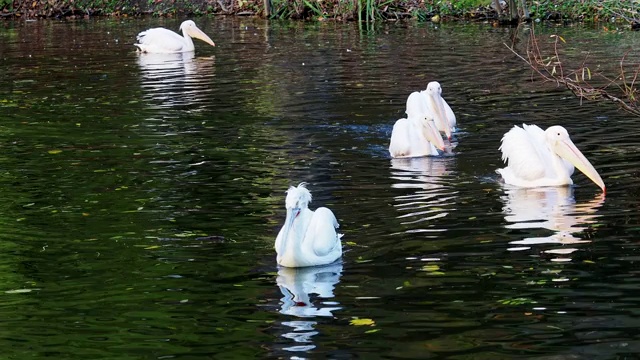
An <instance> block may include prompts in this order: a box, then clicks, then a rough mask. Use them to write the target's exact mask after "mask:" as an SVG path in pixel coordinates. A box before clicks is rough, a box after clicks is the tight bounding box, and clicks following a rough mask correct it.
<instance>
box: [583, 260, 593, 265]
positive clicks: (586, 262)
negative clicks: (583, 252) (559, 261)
mask: <svg viewBox="0 0 640 360" xmlns="http://www.w3.org/2000/svg"><path fill="white" fill-rule="evenodd" d="M582 262H583V263H585V264H595V263H596V262H595V261H592V260H582Z"/></svg>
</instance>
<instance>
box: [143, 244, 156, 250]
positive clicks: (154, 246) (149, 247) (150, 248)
mask: <svg viewBox="0 0 640 360" xmlns="http://www.w3.org/2000/svg"><path fill="white" fill-rule="evenodd" d="M159 247H160V245H151V246H147V247H146V248H144V250H153V249H157V248H159Z"/></svg>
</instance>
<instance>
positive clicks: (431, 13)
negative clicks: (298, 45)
mask: <svg viewBox="0 0 640 360" xmlns="http://www.w3.org/2000/svg"><path fill="white" fill-rule="evenodd" d="M493 1H494V0H451V1H442V0H268V1H267V0H194V1H188V0H170V1H166V0H28V1H26V0H0V16H1V17H3V18H16V17H21V18H36V17H58V18H59V17H88V16H140V15H154V16H199V15H240V16H243V15H248V16H263V17H269V18H282V19H307V20H319V21H326V20H334V21H357V20H359V21H396V20H399V19H413V20H417V21H448V20H485V19H499V18H500V17H502V18H505V17H509V16H512V15H513V14H514V13H515V12H514V11H511V12H510V11H509V5H512V8H515V7H517V8H518V9H517V13H518V14H519V15H520V18H521V19H522V18H523V17H524V16H523V15H524V14H527V15H530V18H531V19H533V20H536V19H540V20H574V21H612V20H616V21H620V22H627V23H633V22H634V19H637V18H639V17H640V16H638V11H639V10H640V1H638V0H570V1H567V0H538V1H530V0H529V1H524V3H526V10H527V12H526V13H525V12H524V11H523V6H522V2H523V1H522V0H512V1H511V2H510V1H509V0H506V2H505V1H502V3H503V4H502V5H503V6H502V7H501V9H500V10H499V11H496V10H495V6H492V2H493ZM513 5H516V6H513ZM512 10H513V9H512ZM510 14H511V15H510Z"/></svg>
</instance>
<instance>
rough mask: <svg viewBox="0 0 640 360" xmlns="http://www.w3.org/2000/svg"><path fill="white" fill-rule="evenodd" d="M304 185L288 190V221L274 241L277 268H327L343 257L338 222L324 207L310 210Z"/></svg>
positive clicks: (309, 199)
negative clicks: (320, 266) (319, 266)
mask: <svg viewBox="0 0 640 360" xmlns="http://www.w3.org/2000/svg"><path fill="white" fill-rule="evenodd" d="M310 202H311V193H310V192H309V190H307V187H306V184H305V183H301V184H300V185H298V187H293V186H292V187H290V188H289V190H287V198H286V200H285V206H286V209H287V217H286V219H285V221H284V225H283V226H282V229H281V230H280V232H279V233H278V237H277V238H276V243H275V249H276V253H277V262H278V264H280V265H282V266H286V267H304V266H317V265H326V264H330V263H332V262H334V261H336V260H338V259H339V258H340V257H341V256H342V242H341V241H340V238H341V237H342V234H338V233H337V232H336V229H337V228H338V227H339V225H338V220H336V217H335V216H334V215H333V212H331V210H329V209H327V208H326V207H320V208H317V209H316V211H311V210H309V207H308V206H309V203H310Z"/></svg>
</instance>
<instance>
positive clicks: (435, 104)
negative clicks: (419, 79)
mask: <svg viewBox="0 0 640 360" xmlns="http://www.w3.org/2000/svg"><path fill="white" fill-rule="evenodd" d="M406 112H407V115H408V116H411V115H412V114H415V112H421V113H429V114H431V117H433V120H434V122H435V124H436V128H437V129H438V130H439V131H440V132H442V133H444V134H445V135H447V139H449V140H451V133H452V132H455V131H456V115H455V114H454V113H453V110H451V107H450V106H449V104H447V102H446V101H444V99H443V98H442V87H441V86H440V83H439V82H437V81H432V82H430V83H429V84H428V85H427V89H426V90H423V91H420V92H417V91H416V92H413V93H411V95H409V98H408V99H407V111H406Z"/></svg>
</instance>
